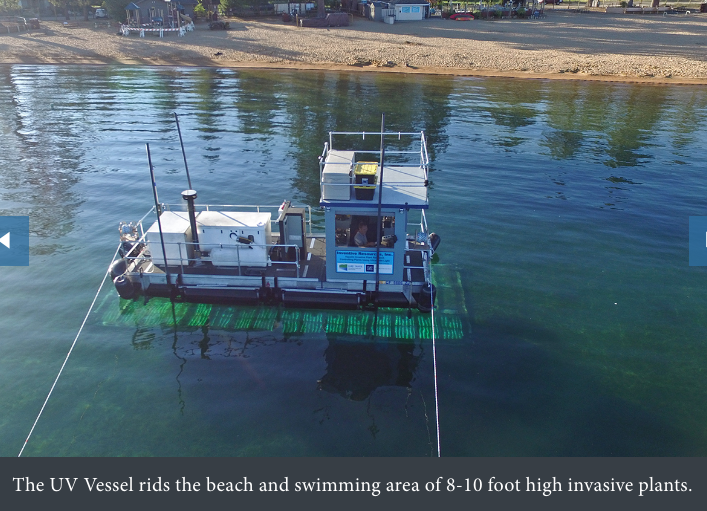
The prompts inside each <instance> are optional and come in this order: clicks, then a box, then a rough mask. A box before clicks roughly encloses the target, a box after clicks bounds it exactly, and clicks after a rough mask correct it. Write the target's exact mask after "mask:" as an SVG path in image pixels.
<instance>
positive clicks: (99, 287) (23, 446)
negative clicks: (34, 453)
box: [17, 245, 120, 458]
mask: <svg viewBox="0 0 707 511" xmlns="http://www.w3.org/2000/svg"><path fill="white" fill-rule="evenodd" d="M118 250H120V245H118V248H117V249H116V250H115V254H113V259H111V261H114V260H115V256H117V255H118ZM109 273H110V266H109V267H108V269H107V270H106V273H105V275H103V280H102V281H101V285H100V286H98V291H96V296H94V297H93V301H92V302H91V307H89V308H88V312H87V313H86V317H85V318H83V322H82V323H81V328H79V331H78V333H77V334H76V337H75V338H74V342H73V343H71V348H69V352H68V353H67V354H66V358H65V359H64V363H63V364H61V369H59V374H57V375H56V378H55V379H54V383H52V388H51V389H49V394H47V398H46V399H45V400H44V404H43V405H42V408H41V409H40V410H39V414H38V415H37V418H36V419H34V424H32V429H30V430H29V434H28V435H27V439H26V440H25V443H24V444H22V449H20V453H19V454H18V455H17V457H18V458H19V457H20V456H22V451H24V450H25V447H27V442H29V437H31V436H32V432H33V431H34V428H35V427H36V426H37V423H38V422H39V418H40V417H41V416H42V412H43V411H44V407H45V406H47V402H48V401H49V398H50V397H51V395H52V392H54V387H56V383H57V382H58V381H59V377H60V376H61V373H62V371H63V370H64V367H65V366H66V363H67V362H68V361H69V357H70V356H71V352H72V351H73V350H74V346H76V341H78V340H79V335H81V332H82V331H83V327H84V325H85V324H86V321H87V320H88V316H89V314H91V311H92V310H93V306H94V305H95V304H96V300H97V299H98V295H99V294H100V292H101V289H103V284H105V282H106V277H107V276H108V274H109Z"/></svg>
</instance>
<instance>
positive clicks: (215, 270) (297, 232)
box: [110, 132, 440, 311]
mask: <svg viewBox="0 0 707 511" xmlns="http://www.w3.org/2000/svg"><path fill="white" fill-rule="evenodd" d="M375 139H378V140H380V149H377V150H372V149H366V147H369V146H370V145H371V142H373V141H375ZM367 144H368V145H367ZM357 146H358V148H357ZM148 154H149V148H148ZM428 173H429V158H428V154H427V141H426V138H425V134H424V132H413V133H398V132H396V133H392V132H384V133H381V132H331V133H329V139H328V141H327V142H326V143H325V144H324V150H323V152H322V154H321V156H320V157H319V177H320V189H321V197H320V201H319V206H320V210H321V211H320V212H318V213H317V214H318V215H322V214H323V218H324V222H323V224H324V230H323V231H322V230H320V229H316V228H313V222H312V211H311V208H310V207H307V206H302V207H299V206H295V205H293V204H292V203H291V202H290V201H284V202H283V203H282V204H281V205H279V206H241V205H231V206H227V205H201V204H198V203H197V192H196V191H195V190H186V191H184V192H182V199H183V201H182V203H181V204H176V205H168V204H162V203H160V202H159V201H158V200H157V194H156V192H155V206H154V207H153V208H152V209H151V210H150V211H149V212H148V213H147V214H146V215H145V216H143V217H142V218H141V219H140V220H138V221H137V222H130V223H126V222H121V224H120V227H119V231H120V247H119V254H120V256H121V257H120V259H117V260H115V261H113V263H112V265H111V269H110V271H111V277H112V278H113V280H114V284H115V286H116V289H117V290H118V293H119V294H120V296H121V297H122V298H125V299H134V298H136V297H138V296H144V297H145V298H146V299H147V298H149V297H152V296H163V297H170V298H171V299H173V300H184V301H197V302H214V301H218V302H222V301H223V302H233V303H268V304H274V305H275V304H280V303H282V304H284V305H285V306H287V307H316V308H340V309H359V308H368V307H399V308H412V307H416V308H419V309H420V310H422V311H429V310H431V308H432V307H433V305H434V297H435V291H434V286H432V284H431V282H430V262H431V258H432V255H433V253H434V251H435V250H436V249H437V246H438V245H439V241H440V240H439V237H438V236H436V235H435V234H434V233H430V232H429V228H428V225H427V217H426V211H427V209H428V207H429V203H428V194H427V191H428V184H429V175H428ZM153 182H154V179H153ZM319 223H320V224H321V222H319Z"/></svg>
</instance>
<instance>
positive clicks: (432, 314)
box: [429, 265, 442, 458]
mask: <svg viewBox="0 0 707 511" xmlns="http://www.w3.org/2000/svg"><path fill="white" fill-rule="evenodd" d="M429 284H430V301H431V304H432V309H431V310H430V320H431V321H432V365H433V367H434V380H435V420H436V421H437V457H439V458H441V457H442V448H441V445H440V439H439V394H438V392H437V343H436V340H435V300H434V298H435V297H434V294H433V288H432V265H430V282H429Z"/></svg>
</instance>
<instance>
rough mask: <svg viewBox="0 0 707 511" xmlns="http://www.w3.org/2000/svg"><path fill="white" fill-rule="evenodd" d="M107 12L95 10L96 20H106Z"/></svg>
mask: <svg viewBox="0 0 707 511" xmlns="http://www.w3.org/2000/svg"><path fill="white" fill-rule="evenodd" d="M107 17H108V11H106V10H105V9H96V18H107Z"/></svg>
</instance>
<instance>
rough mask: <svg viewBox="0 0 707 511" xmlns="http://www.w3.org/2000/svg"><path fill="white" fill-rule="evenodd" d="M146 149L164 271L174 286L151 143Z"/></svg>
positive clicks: (169, 283)
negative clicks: (163, 230)
mask: <svg viewBox="0 0 707 511" xmlns="http://www.w3.org/2000/svg"><path fill="white" fill-rule="evenodd" d="M145 149H146V150H147V163H148V165H149V166H150V178H151V179H152V195H153V196H154V197H155V211H156V212H157V227H158V228H159V230H160V243H161V244H162V256H163V257H164V272H165V274H166V275H167V286H168V287H169V288H170V290H171V288H172V279H171V278H170V276H169V264H168V263H167V249H166V248H165V246H164V236H163V234H162V220H160V217H161V216H162V208H161V207H160V201H159V199H158V198H157V183H156V182H155V171H154V169H153V168H152V158H151V157H150V144H145Z"/></svg>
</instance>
